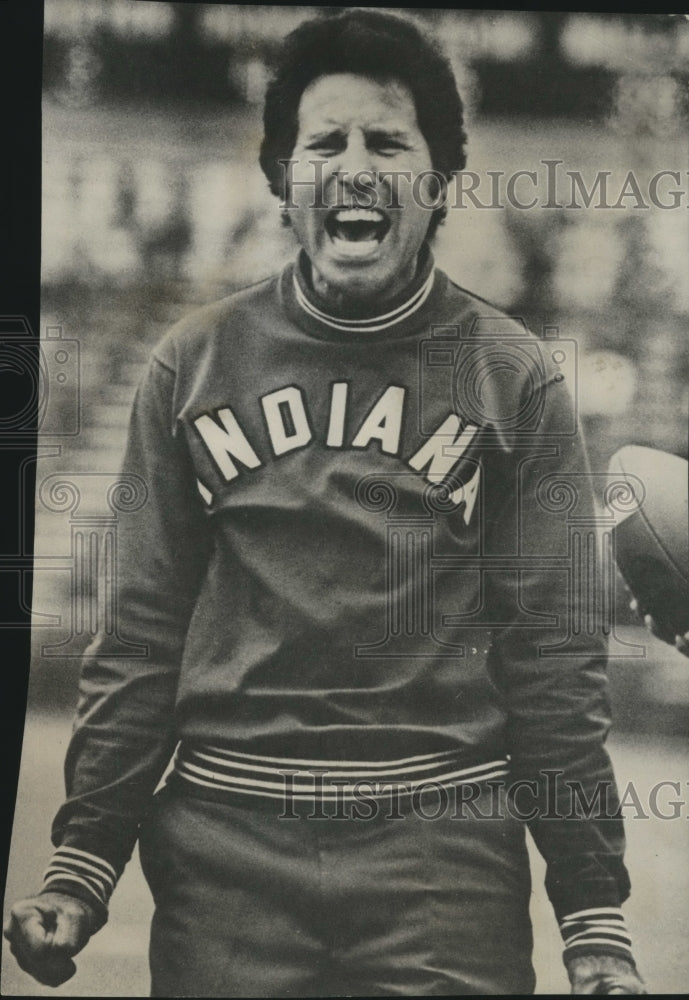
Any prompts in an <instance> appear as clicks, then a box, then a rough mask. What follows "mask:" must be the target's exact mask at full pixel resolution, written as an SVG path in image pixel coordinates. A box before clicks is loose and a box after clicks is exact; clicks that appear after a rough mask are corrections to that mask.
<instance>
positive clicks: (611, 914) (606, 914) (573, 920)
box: [560, 906, 634, 962]
mask: <svg viewBox="0 0 689 1000" xmlns="http://www.w3.org/2000/svg"><path fill="white" fill-rule="evenodd" d="M560 933H561V934H562V940H563V941H564V942H565V950H564V952H563V958H564V960H565V962H566V961H567V959H568V958H573V957H574V956H575V955H577V954H583V952H588V953H589V954H599V955H619V956H621V957H623V958H626V959H628V960H629V961H631V962H633V961H634V959H633V957H632V939H631V938H630V936H629V933H628V931H627V927H626V924H625V921H624V916H623V914H622V910H621V909H620V908H619V907H618V906H594V907H590V908H589V909H586V910H577V912H576V913H570V914H568V915H567V916H566V917H563V918H562V920H561V921H560Z"/></svg>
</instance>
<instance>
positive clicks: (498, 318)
mask: <svg viewBox="0 0 689 1000" xmlns="http://www.w3.org/2000/svg"><path fill="white" fill-rule="evenodd" d="M445 277H446V281H447V296H448V299H449V303H450V306H451V308H452V309H453V310H455V311H457V312H458V313H460V314H461V319H462V321H463V329H462V335H463V337H465V338H467V339H469V338H471V337H472V336H473V337H481V336H483V337H489V336H509V337H522V338H523V339H524V340H526V341H534V342H536V343H538V342H539V338H538V337H536V335H535V334H534V333H532V332H531V330H530V329H529V328H528V327H527V325H526V322H525V321H524V318H523V317H522V316H511V315H509V314H508V313H506V312H505V310H504V309H502V308H501V307H500V306H497V305H495V303H494V302H490V301H489V300H488V299H484V298H482V297H481V296H480V295H477V294H476V293H475V292H471V291H469V290H468V289H467V288H464V287H462V285H459V284H458V283H457V282H456V281H453V280H452V278H449V277H447V276H445Z"/></svg>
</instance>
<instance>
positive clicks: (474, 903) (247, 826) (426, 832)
mask: <svg viewBox="0 0 689 1000" xmlns="http://www.w3.org/2000/svg"><path fill="white" fill-rule="evenodd" d="M492 796H493V797H492V800H491V804H489V803H488V801H487V793H485V792H483V791H482V793H481V797H479V798H478V799H476V801H475V803H474V807H475V808H476V809H478V810H479V811H481V812H483V813H484V814H486V815H490V814H491V812H493V813H494V812H495V800H494V793H492ZM483 798H486V802H482V799H483ZM435 806H436V807H437V808H434V806H433V804H431V805H429V806H428V808H426V809H425V812H426V814H427V815H428V816H431V815H433V813H434V812H439V811H440V809H439V804H438V802H437V800H436V803H435ZM280 808H282V807H280ZM502 812H503V815H505V813H506V811H505V810H504V809H503V810H502ZM391 814H395V815H397V818H390V815H391ZM140 852H141V860H142V865H143V869H144V873H145V875H146V879H147V880H148V883H149V885H150V887H151V890H152V892H153V896H154V899H155V906H156V908H155V915H154V918H153V925H152V929H151V946H150V959H151V973H152V996H158V997H206V996H208V997H294V998H299V997H312V996H321V997H327V996H343V995H347V996H409V995H414V994H417V995H421V996H424V995H426V996H456V995H466V994H505V993H507V994H510V993H532V992H533V989H534V974H533V969H532V966H531V947H532V937H531V924H530V921H529V896H530V885H531V883H530V874H529V862H528V857H527V851H526V845H525V840H524V829H523V826H522V824H520V823H519V822H518V821H517V820H516V819H514V818H512V817H509V816H507V817H506V818H497V819H496V818H491V819H486V818H480V817H477V816H472V815H471V811H469V810H463V811H462V813H461V814H459V812H458V810H456V809H454V808H447V809H446V810H445V812H444V814H443V815H440V816H438V817H437V818H435V819H431V818H424V817H423V816H422V815H420V809H418V808H417V809H410V808H409V809H404V808H403V809H402V810H401V811H400V812H398V811H397V809H396V808H392V809H391V810H390V811H389V812H388V811H387V810H386V809H385V808H384V807H382V806H381V808H380V810H379V811H378V813H377V815H375V816H374V817H373V818H368V819H357V818H352V817H348V818H345V819H342V818H333V817H332V816H331V817H329V818H326V819H319V818H313V817H309V816H308V815H304V814H302V815H299V816H298V818H285V817H280V815H279V808H278V807H277V806H276V807H275V808H272V809H271V808H268V809H266V808H257V807H256V806H255V805H253V804H250V803H246V804H245V803H244V802H243V801H242V802H241V803H235V802H228V801H206V800H204V799H200V798H196V797H194V796H192V795H190V794H189V793H188V792H186V791H184V790H180V789H177V788H174V787H170V786H168V787H166V788H165V789H163V790H162V791H161V792H159V793H158V795H157V796H156V798H155V801H154V806H153V810H152V813H151V815H150V817H149V819H148V820H147V822H146V823H145V824H144V828H143V830H142V834H141V840H140Z"/></svg>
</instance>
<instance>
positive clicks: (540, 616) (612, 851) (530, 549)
mask: <svg viewBox="0 0 689 1000" xmlns="http://www.w3.org/2000/svg"><path fill="white" fill-rule="evenodd" d="M546 392H547V393H548V394H549V398H548V403H547V406H546V407H545V412H544V415H543V418H542V420H541V422H540V426H539V428H538V432H537V433H536V434H535V435H534V434H531V435H520V434H519V433H516V434H514V435H513V442H512V443H513V448H512V451H511V454H510V455H509V457H506V456H504V455H503V463H504V464H503V466H502V469H503V471H502V476H503V480H504V481H506V482H507V483H508V484H509V485H507V487H506V488H505V487H503V490H502V498H501V501H500V503H499V505H496V507H494V509H493V513H492V514H491V513H487V523H486V528H487V535H486V537H487V538H488V539H489V542H488V545H487V549H488V550H489V552H488V554H489V557H492V556H496V557H497V562H496V563H495V565H496V566H498V564H499V568H498V569H496V570H495V571H493V572H489V573H488V574H487V591H488V593H489V594H490V595H491V597H490V599H491V601H492V602H493V607H494V609H496V611H495V612H494V613H496V614H497V615H498V618H497V621H498V622H499V623H500V624H499V626H498V627H497V628H496V629H494V634H493V645H492V648H491V659H490V667H491V673H492V675H493V678H494V680H495V683H496V685H497V686H498V688H499V690H500V691H501V694H502V697H503V704H504V708H505V711H506V713H507V720H508V721H507V750H508V752H509V754H510V757H511V783H512V790H513V793H514V796H515V797H514V799H513V805H514V806H515V809H516V810H517V811H518V815H520V816H521V817H522V818H523V819H525V820H527V821H528V825H529V829H530V832H531V834H532V835H533V838H534V841H535V843H536V845H537V847H538V849H539V851H540V853H541V854H542V856H543V857H544V859H545V861H546V865H547V873H546V889H547V892H548V896H549V898H550V900H551V902H552V904H553V907H554V910H555V915H556V917H557V919H558V922H559V925H560V930H561V934H562V937H563V940H564V942H565V953H564V957H565V960H567V959H569V958H570V957H571V956H573V955H574V954H577V953H583V951H586V952H588V953H592V952H594V953H601V954H616V955H621V956H623V957H625V958H628V959H629V958H631V947H630V945H631V943H630V939H629V936H628V934H627V932H626V930H625V926H624V919H623V917H622V912H621V910H620V904H621V903H622V902H623V901H624V900H625V899H626V898H627V896H628V895H629V889H630V886H629V878H628V875H627V871H626V869H625V866H624V863H623V853H624V832H623V825H622V819H621V815H620V811H619V800H618V793H617V789H616V785H615V778H614V775H613V771H612V766H611V762H610V759H609V757H608V754H607V751H606V749H605V741H606V737H607V734H608V730H609V727H610V704H609V699H608V689H607V675H606V662H607V642H606V635H605V632H606V628H605V623H604V621H603V617H604V615H605V614H606V613H609V612H606V611H605V607H606V604H605V600H606V599H607V600H608V602H609V601H610V596H609V595H608V596H607V598H606V595H605V594H604V592H603V589H602V580H603V577H604V576H605V572H604V571H603V568H602V566H601V553H602V548H601V545H600V535H601V531H600V527H601V521H600V516H599V515H597V513H596V507H595V502H594V494H593V490H592V477H591V473H590V470H589V467H588V462H587V458H586V453H585V449H584V445H583V441H582V435H581V431H580V429H578V428H577V426H576V419H575V413H574V404H573V401H572V398H571V397H570V395H569V392H568V390H567V389H565V387H564V385H563V384H562V383H558V382H554V381H552V380H551V381H550V382H549V383H548V385H547V387H546ZM498 492H499V490H498ZM491 519H492V523H490V522H491ZM489 561H490V560H489ZM607 573H608V579H611V574H610V571H609V570H608V571H607ZM607 607H608V608H609V607H610V604H609V603H608V605H607Z"/></svg>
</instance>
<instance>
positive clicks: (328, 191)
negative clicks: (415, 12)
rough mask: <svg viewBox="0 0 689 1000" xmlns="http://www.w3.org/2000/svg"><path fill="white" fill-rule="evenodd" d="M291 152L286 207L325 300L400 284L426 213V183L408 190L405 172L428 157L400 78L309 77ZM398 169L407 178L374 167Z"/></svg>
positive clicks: (387, 292) (370, 297)
mask: <svg viewBox="0 0 689 1000" xmlns="http://www.w3.org/2000/svg"><path fill="white" fill-rule="evenodd" d="M292 160H294V161H296V162H295V163H293V165H292V171H291V177H292V187H291V191H290V193H289V195H288V204H289V205H290V206H291V207H290V208H289V215H290V220H291V223H292V226H293V229H294V232H295V234H296V237H297V239H298V240H299V242H300V243H301V245H302V247H303V248H304V250H305V251H306V253H307V255H308V257H309V258H310V260H311V265H312V268H313V281H314V286H315V287H316V289H317V291H319V292H320V293H321V294H322V295H324V296H325V297H326V298H328V299H330V300H332V302H333V304H342V303H345V304H346V302H347V301H356V302H363V303H365V302H367V301H374V300H384V299H388V298H390V297H392V296H394V295H395V294H396V293H397V292H399V291H402V290H403V289H404V288H405V287H406V286H407V285H408V284H409V282H410V281H411V279H412V278H413V276H414V272H415V268H416V258H417V255H418V252H419V249H420V247H421V244H422V243H423V240H424V238H425V236H426V232H427V230H428V226H429V223H430V221H431V211H430V209H429V208H428V207H423V205H424V203H425V205H426V206H428V205H429V204H430V200H431V199H430V196H429V193H428V190H427V185H426V184H423V185H422V186H421V188H420V192H421V196H420V197H418V196H417V197H416V198H415V197H414V192H415V191H416V192H417V193H418V191H419V185H418V184H417V185H416V187H414V185H413V183H412V181H413V178H414V177H415V176H416V175H418V174H419V173H420V172H421V171H430V170H431V168H432V164H431V154H430V152H429V149H428V145H427V143H426V140H425V139H424V137H423V135H422V133H421V130H420V129H419V125H418V122H417V120H416V109H415V107H414V101H413V98H412V95H411V93H410V92H409V90H408V89H407V87H406V86H405V85H404V84H402V83H400V82H399V81H396V80H390V81H376V80H371V79H369V78H368V77H364V76H356V75H354V74H350V73H336V74H332V75H330V76H322V77H319V78H318V79H317V80H314V81H313V82H312V83H311V84H310V85H309V86H308V87H307V88H306V90H305V91H304V93H303V95H302V98H301V103H300V105H299V128H298V134H297V141H296V144H295V147H294V152H293V153H292ZM314 160H317V161H320V162H319V165H314V164H313V162H312V161H314ZM310 161H311V162H310ZM401 171H407V172H409V173H411V176H412V180H408V179H407V178H406V177H402V178H400V179H399V180H397V181H395V180H394V179H391V178H390V177H389V176H388V178H387V179H383V178H381V176H380V175H381V174H384V173H386V172H388V174H389V173H390V172H401ZM319 176H320V177H322V190H319V189H320V185H319V184H318V179H319ZM355 178H359V183H358V187H359V191H358V192H357V190H356V186H355V181H354V179H355ZM431 180H432V179H431ZM303 182H306V183H303ZM319 194H320V199H319V197H318V195H319ZM372 203H373V204H376V205H377V206H378V207H377V208H368V207H362V206H368V205H371V204H372ZM395 204H398V205H399V207H397V208H395V207H391V206H394V205H395Z"/></svg>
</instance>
